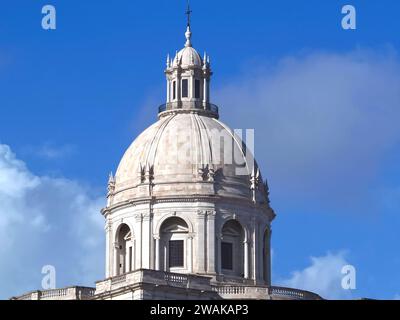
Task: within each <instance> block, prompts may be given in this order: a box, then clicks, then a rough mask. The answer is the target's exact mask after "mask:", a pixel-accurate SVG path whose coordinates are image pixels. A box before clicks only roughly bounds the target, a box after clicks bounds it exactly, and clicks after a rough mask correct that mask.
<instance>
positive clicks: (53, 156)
mask: <svg viewBox="0 0 400 320" xmlns="http://www.w3.org/2000/svg"><path fill="white" fill-rule="evenodd" d="M23 152H24V153H26V154H32V155H34V156H36V157H39V158H42V159H47V160H57V159H62V158H66V157H68V156H70V155H71V154H73V153H74V152H76V146H74V145H71V144H66V145H61V146H58V145H55V144H54V143H51V142H46V143H43V144H41V145H39V146H27V147H25V148H23Z"/></svg>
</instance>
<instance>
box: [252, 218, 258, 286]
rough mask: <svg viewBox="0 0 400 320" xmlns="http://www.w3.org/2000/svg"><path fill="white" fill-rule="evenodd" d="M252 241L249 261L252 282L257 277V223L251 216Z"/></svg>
mask: <svg viewBox="0 0 400 320" xmlns="http://www.w3.org/2000/svg"><path fill="white" fill-rule="evenodd" d="M252 229H253V230H252V237H251V238H252V243H253V250H251V261H252V267H253V268H252V279H253V280H254V282H255V281H256V279H257V251H258V243H257V241H258V239H257V236H256V234H257V225H256V219H255V218H254V217H253V218H252Z"/></svg>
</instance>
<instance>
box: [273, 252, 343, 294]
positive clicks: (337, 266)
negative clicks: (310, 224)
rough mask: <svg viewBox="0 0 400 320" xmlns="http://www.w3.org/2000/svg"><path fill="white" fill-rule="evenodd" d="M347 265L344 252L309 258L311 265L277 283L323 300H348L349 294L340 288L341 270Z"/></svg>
mask: <svg viewBox="0 0 400 320" xmlns="http://www.w3.org/2000/svg"><path fill="white" fill-rule="evenodd" d="M348 264H349V263H348V262H347V261H346V259H345V252H343V251H342V252H339V253H336V254H332V253H328V254H327V255H325V256H322V257H311V265H310V266H308V267H306V268H305V269H303V270H300V271H294V272H292V274H291V277H290V278H288V279H282V280H280V281H278V282H277V283H278V284H279V285H281V286H285V287H290V288H298V289H303V290H307V291H311V292H315V293H318V294H319V295H320V296H322V297H323V298H325V299H349V298H351V292H350V291H349V290H344V289H343V288H342V285H341V282H342V278H343V274H342V273H341V271H342V268H343V267H344V266H345V265H348Z"/></svg>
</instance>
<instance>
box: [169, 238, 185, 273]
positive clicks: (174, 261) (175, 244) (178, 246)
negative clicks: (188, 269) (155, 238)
mask: <svg viewBox="0 0 400 320" xmlns="http://www.w3.org/2000/svg"><path fill="white" fill-rule="evenodd" d="M168 251H169V267H170V268H174V267H183V266H184V265H183V240H170V241H169V250H168Z"/></svg>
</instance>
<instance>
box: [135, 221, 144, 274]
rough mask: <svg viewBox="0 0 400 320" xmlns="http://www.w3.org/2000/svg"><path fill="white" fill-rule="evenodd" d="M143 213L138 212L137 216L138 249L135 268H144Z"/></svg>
mask: <svg viewBox="0 0 400 320" xmlns="http://www.w3.org/2000/svg"><path fill="white" fill-rule="evenodd" d="M142 220H143V219H142V214H137V215H136V216H135V221H136V229H137V242H136V243H137V250H136V259H135V260H136V264H137V265H136V266H135V267H136V268H135V269H142V246H143V245H142V243H143V241H142V230H143V224H142V222H143V221H142Z"/></svg>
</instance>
